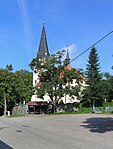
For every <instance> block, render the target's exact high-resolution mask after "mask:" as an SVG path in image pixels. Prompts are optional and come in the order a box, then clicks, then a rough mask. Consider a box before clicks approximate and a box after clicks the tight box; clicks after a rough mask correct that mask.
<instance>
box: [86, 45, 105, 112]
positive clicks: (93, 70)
mask: <svg viewBox="0 0 113 149" xmlns="http://www.w3.org/2000/svg"><path fill="white" fill-rule="evenodd" d="M86 79H87V84H88V87H87V88H86V89H85V91H84V98H85V100H86V101H87V102H89V103H90V105H91V106H92V107H93V109H94V108H95V105H97V106H98V105H101V104H102V100H101V95H100V92H99V82H100V81H101V79H102V76H101V73H100V63H99V57H98V53H97V50H96V48H95V47H93V48H92V49H91V52H90V54H89V60H88V64H87V68H86Z"/></svg>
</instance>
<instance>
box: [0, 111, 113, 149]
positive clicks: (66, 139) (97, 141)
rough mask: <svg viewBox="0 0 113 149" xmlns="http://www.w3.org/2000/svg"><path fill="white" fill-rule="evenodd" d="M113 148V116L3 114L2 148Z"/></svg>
mask: <svg viewBox="0 0 113 149" xmlns="http://www.w3.org/2000/svg"><path fill="white" fill-rule="evenodd" d="M12 148H13V149H113V115H102V114H75V115H74V114H73V115H40V116H39V115H28V116H25V117H14V118H5V117H0V149H12Z"/></svg>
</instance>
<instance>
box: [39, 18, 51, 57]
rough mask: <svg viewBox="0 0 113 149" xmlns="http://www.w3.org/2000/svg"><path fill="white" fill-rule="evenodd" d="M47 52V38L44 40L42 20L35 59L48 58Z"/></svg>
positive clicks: (44, 33)
mask: <svg viewBox="0 0 113 149" xmlns="http://www.w3.org/2000/svg"><path fill="white" fill-rule="evenodd" d="M49 56H50V54H49V50H48V44H47V38H46V32H45V26H44V20H43V26H42V34H41V39H40V44H39V49H38V53H37V57H41V58H43V57H49Z"/></svg>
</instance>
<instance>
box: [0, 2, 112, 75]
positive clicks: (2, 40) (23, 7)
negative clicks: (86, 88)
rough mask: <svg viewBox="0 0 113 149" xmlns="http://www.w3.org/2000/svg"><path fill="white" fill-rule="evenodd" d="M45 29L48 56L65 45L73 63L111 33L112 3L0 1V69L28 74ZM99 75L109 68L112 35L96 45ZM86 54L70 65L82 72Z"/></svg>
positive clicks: (109, 70)
mask: <svg viewBox="0 0 113 149" xmlns="http://www.w3.org/2000/svg"><path fill="white" fill-rule="evenodd" d="M43 18H44V20H45V28H46V34H47V40H48V47H49V51H50V53H51V54H52V53H55V52H56V51H58V50H61V49H62V48H66V47H67V45H68V46H69V49H70V58H71V59H73V58H74V57H76V56H77V55H79V54H80V53H81V52H83V51H84V50H86V49H87V48H88V47H90V46H91V45H92V44H94V43H95V42H96V41H98V40H99V39H100V38H102V37H103V36H105V35H106V34H107V33H109V32H110V31H112V30H113V0H1V1H0V68H5V66H6V64H12V65H13V68H14V70H19V69H27V70H30V68H29V66H28V64H29V63H30V61H31V60H32V59H33V58H34V57H35V56H36V51H37V49H38V47H39V41H40V36H41V30H42V20H43ZM96 48H97V50H98V54H99V58H100V65H101V71H102V72H110V73H113V71H112V70H111V66H112V65H113V57H112V54H113V34H111V35H110V36H108V37H107V38H106V39H104V40H103V41H102V42H100V43H99V44H97V45H96ZM89 52H90V51H87V52H86V53H85V54H84V55H82V56H81V57H79V58H78V59H76V60H75V61H73V62H72V63H71V65H72V66H73V67H76V68H83V70H85V68H86V64H87V60H88V56H89Z"/></svg>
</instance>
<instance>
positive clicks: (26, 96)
mask: <svg viewBox="0 0 113 149" xmlns="http://www.w3.org/2000/svg"><path fill="white" fill-rule="evenodd" d="M9 66H10V67H9ZM12 70H13V69H12V65H7V66H6V69H0V108H2V109H3V108H4V96H5V97H6V101H7V110H10V111H11V110H12V108H13V106H14V105H15V104H17V103H23V101H28V100H30V98H31V95H32V73H31V72H28V71H26V70H19V71H16V72H11V71H12Z"/></svg>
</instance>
